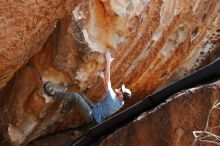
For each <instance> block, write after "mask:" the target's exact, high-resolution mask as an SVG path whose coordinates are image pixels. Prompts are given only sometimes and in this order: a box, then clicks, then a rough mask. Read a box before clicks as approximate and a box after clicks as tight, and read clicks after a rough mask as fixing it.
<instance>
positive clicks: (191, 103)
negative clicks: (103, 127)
mask: <svg viewBox="0 0 220 146" xmlns="http://www.w3.org/2000/svg"><path fill="white" fill-rule="evenodd" d="M216 101H218V104H220V82H219V81H218V82H215V83H213V84H209V85H205V86H200V87H196V88H191V89H188V90H185V91H181V92H179V93H177V94H176V95H174V96H173V97H172V100H170V101H168V102H167V103H166V104H164V105H161V106H160V107H159V108H157V109H156V110H154V111H151V112H148V113H143V114H142V115H140V116H139V117H138V118H137V119H136V120H134V121H133V122H131V123H130V124H128V125H126V126H124V127H123V128H120V129H119V130H117V131H116V132H114V133H113V134H110V135H109V136H108V137H106V138H105V139H103V140H102V141H101V142H100V144H99V145H101V146H113V145H114V146H127V145H131V146H133V145H136V144H138V145H143V146H161V145H168V146H189V145H192V144H193V143H195V146H199V145H204V146H211V145H213V144H214V143H212V142H213V141H214V140H215V137H212V136H210V137H206V138H203V139H202V140H211V142H207V141H206V142H205V141H200V140H197V141H196V142H194V141H195V137H194V135H193V131H203V130H204V129H205V127H206V124H207V125H208V126H207V129H206V131H207V132H210V133H212V134H215V135H219V134H220V130H219V122H220V118H219V117H220V112H219V109H217V108H213V110H212V112H210V111H211V108H212V107H213V105H216V104H215V102H216ZM218 107H219V106H218ZM209 113H211V114H210V118H209V120H208V115H209ZM217 127H218V128H217ZM197 135H198V134H197ZM207 135H208V134H203V135H202V137H205V136H207ZM217 142H219V141H217Z"/></svg>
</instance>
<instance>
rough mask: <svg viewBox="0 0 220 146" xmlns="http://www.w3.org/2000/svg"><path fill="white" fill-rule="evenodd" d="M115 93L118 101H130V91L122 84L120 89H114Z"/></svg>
mask: <svg viewBox="0 0 220 146" xmlns="http://www.w3.org/2000/svg"><path fill="white" fill-rule="evenodd" d="M115 93H116V95H117V97H118V98H119V99H120V100H123V101H124V102H128V101H129V99H131V91H130V90H129V89H128V88H126V87H125V85H124V84H123V85H122V86H121V88H119V89H115Z"/></svg>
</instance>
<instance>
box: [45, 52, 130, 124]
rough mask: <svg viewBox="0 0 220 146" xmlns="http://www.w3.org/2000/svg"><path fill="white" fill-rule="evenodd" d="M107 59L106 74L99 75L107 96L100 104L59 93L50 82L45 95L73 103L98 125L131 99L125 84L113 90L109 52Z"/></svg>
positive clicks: (80, 97)
mask: <svg viewBox="0 0 220 146" xmlns="http://www.w3.org/2000/svg"><path fill="white" fill-rule="evenodd" d="M105 58H106V66H105V73H104V72H103V71H102V72H100V73H99V76H100V77H101V78H102V79H103V81H104V86H105V91H106V94H105V96H104V97H103V98H102V99H101V100H100V101H99V102H98V103H95V104H93V103H92V102H91V101H90V100H89V99H88V98H87V97H86V96H85V95H83V94H79V93H76V92H71V93H66V92H57V91H55V90H54V88H53V87H52V86H51V85H50V84H49V82H46V83H45V84H44V91H45V93H46V94H47V95H48V96H51V97H52V98H53V99H64V100H66V101H68V102H71V103H73V106H74V107H77V108H79V109H80V112H81V113H82V115H83V116H84V118H85V119H86V121H88V122H89V121H95V122H96V123H100V122H101V121H103V120H104V119H105V118H106V117H108V116H110V115H112V114H114V113H115V112H117V111H118V110H119V109H120V108H121V107H122V106H123V105H124V102H127V101H129V99H130V98H131V91H130V90H129V89H128V88H126V87H125V85H124V84H123V85H122V86H121V88H118V89H115V90H113V89H112V85H111V80H110V66H111V62H112V60H113V58H112V57H111V53H110V52H109V51H107V52H106V55H105ZM104 74H105V75H104Z"/></svg>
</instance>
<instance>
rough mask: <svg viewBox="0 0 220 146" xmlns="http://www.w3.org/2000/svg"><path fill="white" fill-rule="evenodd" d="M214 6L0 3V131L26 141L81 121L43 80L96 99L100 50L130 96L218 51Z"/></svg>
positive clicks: (219, 21) (195, 0) (113, 0)
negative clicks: (54, 97)
mask: <svg viewBox="0 0 220 146" xmlns="http://www.w3.org/2000/svg"><path fill="white" fill-rule="evenodd" d="M219 11H220V2H219V0H212V1H200V0H192V1H185V0H179V1H173V0H167V1H163V0H148V1H142V0H135V1H133V0H128V1H122V0H89V1H87V0H82V1H74V0H70V1H68V0H67V1H65V2H64V1H47V2H45V1H39V2H38V1H28V2H13V3H10V2H1V3H0V15H1V16H0V19H1V23H0V28H1V29H0V38H1V39H0V48H1V51H0V56H1V57H0V88H1V94H0V103H1V105H0V109H1V110H0V111H1V115H2V116H1V117H0V121H1V122H2V123H4V124H3V125H5V126H2V127H0V130H1V132H0V133H2V136H4V137H7V138H8V141H11V142H12V143H14V144H17V145H19V144H22V143H23V144H24V145H25V144H26V143H28V142H29V141H31V140H33V139H35V138H36V137H39V136H40V135H43V134H46V133H50V132H54V131H59V130H62V129H66V128H69V127H77V126H79V125H81V124H82V123H83V122H84V119H83V118H82V117H81V116H80V114H79V112H78V111H77V110H73V111H71V112H70V113H68V114H65V115H63V114H61V112H60V108H61V107H62V106H63V104H65V101H53V100H51V98H49V97H47V96H46V95H44V94H43V90H42V85H43V83H44V82H46V81H51V82H52V83H54V84H56V85H59V86H63V85H67V86H68V90H69V91H81V92H84V93H85V94H86V95H88V97H89V98H90V99H91V100H93V101H98V100H99V99H100V98H101V96H102V95H103V93H104V88H103V85H102V82H101V80H100V79H99V78H98V77H97V72H98V71H99V70H102V69H103V68H104V61H105V60H104V52H105V51H106V49H109V50H110V51H111V53H112V55H113V57H114V58H115V60H114V61H113V64H112V68H111V73H112V76H111V79H112V84H113V87H115V88H116V87H117V86H120V85H121V84H122V83H124V84H125V85H126V86H128V87H129V88H131V90H132V92H133V95H134V96H133V100H132V102H131V103H134V102H136V101H138V100H139V99H140V98H141V97H144V95H147V94H149V93H152V92H153V91H154V90H156V89H158V88H159V87H161V86H163V85H164V84H167V83H169V82H170V81H173V80H176V79H178V78H180V77H182V76H184V75H186V74H188V73H189V72H190V71H191V70H193V69H197V68H198V67H200V66H201V65H202V64H204V63H208V62H210V61H211V60H212V59H213V58H215V57H216V56H218V53H219V46H220V44H219V40H220V35H219V33H220V15H219ZM6 83H7V85H6ZM61 90H62V89H61Z"/></svg>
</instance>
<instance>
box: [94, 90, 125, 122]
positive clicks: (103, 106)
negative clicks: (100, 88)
mask: <svg viewBox="0 0 220 146" xmlns="http://www.w3.org/2000/svg"><path fill="white" fill-rule="evenodd" d="M123 105H124V102H123V101H121V100H119V99H118V97H117V96H116V94H115V92H114V91H113V90H112V88H111V89H108V90H107V92H106V95H105V97H104V98H103V99H102V100H100V101H99V102H98V103H97V104H95V105H94V107H93V112H92V115H93V117H94V119H95V120H96V122H98V123H100V122H101V121H102V120H103V119H104V118H105V117H107V116H109V115H111V114H113V113H115V112H117V111H118V110H119V109H120V108H121V107H122V106H123Z"/></svg>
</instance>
